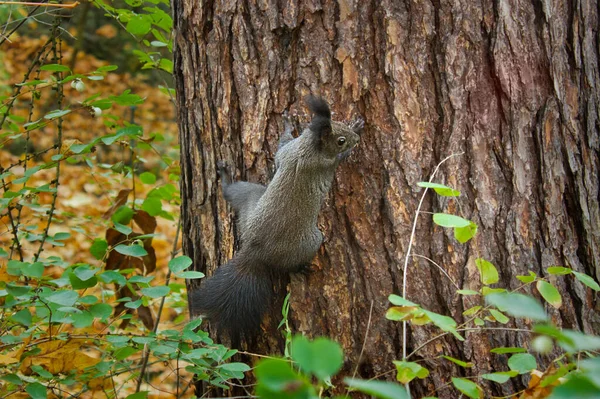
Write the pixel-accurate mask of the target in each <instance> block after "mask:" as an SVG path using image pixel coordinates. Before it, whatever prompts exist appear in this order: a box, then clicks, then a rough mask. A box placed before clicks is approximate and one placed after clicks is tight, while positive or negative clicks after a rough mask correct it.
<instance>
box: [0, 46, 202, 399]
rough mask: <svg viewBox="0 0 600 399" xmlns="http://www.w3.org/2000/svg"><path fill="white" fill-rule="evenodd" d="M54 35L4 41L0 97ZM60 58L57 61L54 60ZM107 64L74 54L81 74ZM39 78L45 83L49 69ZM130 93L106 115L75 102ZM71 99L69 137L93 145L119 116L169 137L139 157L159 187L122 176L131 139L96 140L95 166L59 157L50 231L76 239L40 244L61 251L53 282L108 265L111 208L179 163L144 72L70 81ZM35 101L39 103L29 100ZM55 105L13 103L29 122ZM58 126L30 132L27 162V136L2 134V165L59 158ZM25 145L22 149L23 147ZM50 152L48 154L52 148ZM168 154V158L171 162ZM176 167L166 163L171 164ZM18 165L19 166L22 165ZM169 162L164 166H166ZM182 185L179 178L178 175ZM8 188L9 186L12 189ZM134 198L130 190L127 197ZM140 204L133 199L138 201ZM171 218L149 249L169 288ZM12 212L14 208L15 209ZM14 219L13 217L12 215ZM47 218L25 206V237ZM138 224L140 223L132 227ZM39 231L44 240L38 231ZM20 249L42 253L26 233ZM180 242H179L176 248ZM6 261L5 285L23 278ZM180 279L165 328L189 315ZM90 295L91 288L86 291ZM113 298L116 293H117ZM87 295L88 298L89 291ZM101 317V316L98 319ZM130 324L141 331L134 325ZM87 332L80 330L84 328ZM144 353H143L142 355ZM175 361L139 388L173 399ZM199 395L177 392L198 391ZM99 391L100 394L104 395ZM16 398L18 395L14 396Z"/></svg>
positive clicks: (4, 241) (51, 272)
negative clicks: (101, 256)
mask: <svg viewBox="0 0 600 399" xmlns="http://www.w3.org/2000/svg"><path fill="white" fill-rule="evenodd" d="M46 40H47V38H45V37H38V38H31V37H18V36H16V35H13V36H12V37H11V41H10V43H9V42H6V43H5V44H4V45H3V48H2V49H1V51H0V60H1V61H2V62H1V63H0V64H2V66H0V95H2V96H11V95H13V94H14V90H15V84H18V83H21V80H22V79H23V76H24V75H26V74H27V70H28V68H30V67H31V64H32V59H34V58H35V56H36V54H37V53H38V52H39V50H40V48H41V47H42V46H43V43H44V42H45V41H46ZM72 57H73V49H72V48H70V47H69V46H67V45H65V44H63V47H62V63H63V64H64V65H69V64H70V63H71V62H72ZM57 63H60V62H57ZM106 64H107V63H106V62H104V61H101V60H98V59H96V58H95V57H93V56H91V55H87V54H85V53H83V52H79V53H77V56H76V59H75V61H74V62H73V63H72V64H71V65H73V67H72V70H73V72H74V73H81V74H86V73H89V72H90V71H94V70H96V69H97V68H98V67H101V66H103V65H106ZM32 76H33V79H39V78H42V77H43V74H42V75H38V76H39V77H38V76H36V74H35V73H34V74H33V75H32ZM126 90H131V93H133V94H137V95H139V96H141V97H142V98H144V99H145V101H144V102H143V103H142V104H140V105H138V106H136V107H135V108H132V107H113V108H112V109H111V110H108V111H106V112H103V115H102V116H100V117H94V116H93V115H92V114H91V112H89V109H85V108H83V107H79V108H77V104H78V103H79V102H81V101H83V100H84V99H86V98H88V97H90V96H91V95H93V94H96V93H101V97H102V98H105V97H108V96H110V95H115V96H116V95H120V94H122V93H123V92H124V91H126ZM64 95H65V98H64V103H63V104H64V105H63V108H65V107H66V106H70V107H71V109H73V110H74V111H73V112H71V113H70V114H69V115H67V116H65V117H64V118H63V122H62V143H63V145H65V143H89V142H91V141H92V140H94V139H95V138H96V137H99V136H102V135H105V134H110V133H114V132H115V124H114V123H113V122H116V124H117V125H119V126H122V121H126V122H130V123H135V124H137V125H140V126H141V127H142V128H143V131H144V137H150V136H151V135H153V134H158V135H159V137H161V138H162V139H163V140H162V141H158V140H156V141H155V142H153V143H152V148H151V149H149V148H147V149H136V153H137V155H138V156H139V159H140V160H141V161H140V163H139V167H140V170H139V172H141V171H145V170H146V171H152V172H153V173H154V174H155V175H157V181H156V184H144V183H142V182H141V181H140V179H139V172H138V173H136V175H135V176H134V178H132V177H131V176H129V177H128V176H126V175H125V174H123V173H115V170H118V168H119V167H122V165H128V164H129V163H130V160H131V153H132V151H131V149H130V148H129V146H128V143H126V142H125V143H122V145H121V146H114V145H113V146H110V147H105V146H98V148H96V150H95V152H94V153H93V154H90V156H89V158H90V162H87V163H86V162H77V163H74V164H70V163H69V162H61V166H60V173H59V179H58V181H59V185H58V196H57V198H56V200H55V210H54V218H53V220H52V223H51V225H50V227H49V229H48V231H47V232H48V234H49V235H50V236H53V235H55V234H56V233H59V232H65V233H68V234H69V236H68V238H66V239H65V240H63V241H60V242H56V241H54V242H53V241H51V240H50V241H47V242H46V244H44V247H43V253H42V255H43V257H45V258H50V257H57V258H58V259H61V260H62V263H57V266H56V267H54V268H46V270H45V274H47V275H48V276H50V277H53V278H59V277H60V276H61V274H62V273H63V271H64V267H65V265H73V264H78V263H81V264H89V265H92V266H94V267H100V268H102V267H103V266H104V264H103V262H102V261H100V260H97V259H96V258H95V257H94V256H93V255H92V253H91V252H90V247H91V245H92V243H93V241H94V239H96V238H104V237H105V235H106V233H107V231H108V229H110V228H111V226H112V222H111V220H110V217H108V218H107V217H106V216H105V213H106V212H107V211H108V210H109V209H110V208H111V206H112V205H113V204H114V202H115V199H116V198H117V196H118V193H119V192H120V191H121V190H126V189H131V190H133V191H132V193H133V198H137V199H138V200H139V199H143V198H145V197H146V194H147V193H148V192H149V191H150V190H152V189H153V188H154V187H155V186H156V185H158V184H164V183H165V182H167V181H168V178H169V174H170V172H171V171H173V170H174V169H177V168H178V161H177V159H178V158H179V154H178V153H179V149H178V145H177V124H176V121H175V106H174V103H173V101H172V99H171V98H170V96H169V95H168V93H167V92H166V91H165V90H164V89H163V90H161V88H159V87H156V85H152V84H149V83H147V82H146V81H145V80H144V79H143V75H142V74H141V73H140V74H139V75H137V76H131V74H128V73H126V74H119V73H118V71H116V72H111V73H108V74H107V75H106V76H105V78H104V79H103V80H97V81H92V80H85V88H84V90H83V91H82V92H79V91H77V90H76V89H75V88H73V87H71V85H70V84H66V85H64ZM32 104H33V105H32ZM52 107H56V95H55V93H54V90H52V88H51V87H47V88H41V89H39V90H31V89H30V88H29V87H27V88H25V89H23V90H22V91H21V93H20V95H19V97H18V99H17V101H16V102H15V106H14V108H13V109H12V114H13V115H15V116H16V117H17V118H18V117H21V118H23V120H33V121H35V120H37V119H39V118H42V116H43V115H44V114H46V113H47V112H48V111H49V110H52V109H53V108H52ZM57 132H58V123H56V122H55V123H49V124H47V125H46V126H44V127H42V128H40V129H36V130H34V131H32V132H31V133H30V134H29V144H28V146H29V153H31V152H34V153H38V152H39V153H43V154H41V155H39V156H36V157H35V158H34V159H31V160H29V161H27V162H26V165H25V163H23V162H22V161H23V160H24V158H25V153H24V152H23V151H22V149H23V148H24V145H25V141H24V137H26V135H25V132H23V134H22V135H20V137H15V138H14V139H13V138H9V139H2V140H3V142H2V143H1V144H2V147H1V148H0V167H1V168H3V169H6V168H10V167H12V169H11V170H12V172H13V173H14V174H15V175H17V176H19V175H20V174H21V175H24V174H25V172H26V170H27V169H31V168H33V167H35V166H36V165H44V164H46V165H47V164H48V163H52V158H51V157H52V156H53V155H56V153H57V151H58V149H53V148H52V147H53V146H54V145H55V143H56V142H57V137H58V136H57ZM19 147H20V148H19ZM46 151H47V152H46ZM165 156H166V158H165ZM169 159H172V160H173V161H172V164H171V165H165V164H164V161H165V160H167V162H170V161H169ZM20 161H21V162H20ZM161 163H162V166H161ZM54 179H56V168H55V167H50V168H47V169H42V170H40V171H39V172H37V173H35V174H34V175H32V176H31V178H30V180H29V181H28V182H27V184H28V185H30V186H40V185H43V184H44V183H50V184H52V181H53V180H54ZM171 183H172V184H174V185H176V184H177V183H176V182H173V181H171ZM5 191H6V189H5ZM52 197H53V196H52V194H51V193H50V192H46V193H39V194H38V195H37V196H36V198H35V199H32V201H37V202H38V203H39V205H40V208H41V209H47V208H48V206H51V205H52V202H53V198H52ZM129 199H130V203H131V199H132V196H131V195H130V196H129ZM134 201H135V200H134ZM167 210H168V211H169V212H170V213H171V214H172V215H173V216H174V220H168V219H166V218H160V217H158V218H157V222H158V225H157V228H156V233H157V236H155V237H154V238H153V239H152V247H153V248H154V250H155V251H156V269H155V270H154V271H152V272H151V275H153V276H154V279H153V280H152V285H162V284H164V283H165V280H166V274H167V271H168V268H167V264H168V262H169V260H170V259H171V257H172V251H173V246H174V239H175V237H176V232H177V223H178V218H179V209H178V206H176V205H171V206H170V208H168V209H167ZM14 212H15V211H13V213H14ZM13 216H14V215H13ZM47 221H48V219H47V217H45V213H44V212H36V210H35V207H23V208H22V211H21V214H20V228H21V229H27V231H28V232H29V235H28V237H30V238H31V237H36V234H37V235H39V234H43V233H44V231H45V230H46V224H47ZM132 227H133V226H132ZM38 237H39V236H38ZM12 240H13V228H12V227H11V220H10V218H9V217H7V214H6V212H3V214H2V216H1V217H0V247H1V248H4V249H5V250H6V251H7V252H10V249H9V248H10V246H11V243H12ZM21 241H22V245H23V249H22V253H23V257H24V258H25V259H31V258H32V257H33V256H34V254H35V253H36V252H37V251H38V248H39V245H40V241H39V239H37V240H36V239H35V238H31V239H30V240H28V239H23V240H21ZM175 246H176V248H179V246H180V243H178V244H176V245H175ZM5 262H6V258H0V281H10V280H11V279H15V278H17V277H14V276H9V275H8V274H7V273H6V268H5V267H4V266H5V264H4V265H3V263H5ZM171 282H172V283H175V284H179V285H180V286H181V288H180V292H179V294H180V295H175V296H171V297H174V298H175V299H177V300H176V301H175V302H174V303H167V305H166V306H165V309H164V311H163V312H162V316H161V321H160V326H159V330H165V329H180V328H181V326H182V325H183V324H184V323H185V322H186V321H187V320H188V317H187V312H186V308H185V301H184V300H183V298H184V296H183V294H184V292H185V290H184V289H183V284H184V282H183V281H176V280H175V281H173V280H171ZM92 290H97V291H98V292H100V291H102V292H101V293H100V294H98V293H95V294H97V295H102V296H103V297H104V298H106V303H109V304H111V305H113V306H114V302H115V300H116V296H115V295H114V293H113V292H111V291H110V288H108V289H107V287H104V288H103V289H102V290H101V289H100V288H99V287H98V286H96V287H94V288H92ZM89 293H90V292H86V294H89ZM110 294H113V295H110ZM82 295H83V294H82ZM159 302H160V300H158V299H157V300H155V301H153V302H152V303H150V304H149V308H150V309H151V312H152V317H153V318H155V317H156V315H157V311H158V306H159ZM96 321H97V320H96ZM107 327H108V326H106V325H104V324H103V323H100V322H95V323H94V324H93V325H92V326H91V327H89V328H88V329H87V331H83V332H84V333H89V334H90V335H94V334H97V333H101V332H103V331H106V329H107ZM132 329H138V330H137V331H132ZM147 331H148V330H145V329H144V326H143V325H141V323H137V324H136V325H135V326H129V327H128V329H127V332H129V333H136V334H142V335H143V334H144V333H147ZM77 333H82V331H77ZM139 355H140V356H141V353H140V354H139ZM179 367H180V368H179V371H180V372H182V373H183V374H182V375H181V380H179V382H180V389H183V388H184V387H185V386H187V381H189V378H190V377H191V375H190V374H189V373H186V372H185V370H184V369H183V368H182V367H184V365H183V366H182V365H179ZM176 368H177V365H175V364H168V365H167V364H164V363H162V362H158V363H154V364H152V362H151V366H150V367H149V385H143V386H142V390H148V391H150V395H149V397H152V398H169V397H175V393H176V392H177V387H176V386H175V384H176V383H177V381H178V380H177V378H176V377H175V374H176ZM126 377H131V374H130V373H129V374H123V375H122V379H120V380H119V378H117V383H118V384H117V385H118V386H119V387H120V388H119V391H118V397H125V396H127V394H129V393H133V392H135V386H136V384H135V380H133V381H127V380H126ZM191 394H192V391H191V390H189V392H188V393H187V394H186V395H182V396H180V397H189V396H191ZM93 396H94V397H101V396H102V394H100V393H98V396H97V395H93ZM11 397H13V396H11Z"/></svg>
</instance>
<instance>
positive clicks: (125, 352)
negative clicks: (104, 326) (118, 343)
mask: <svg viewBox="0 0 600 399" xmlns="http://www.w3.org/2000/svg"><path fill="white" fill-rule="evenodd" d="M139 351H140V350H139V349H137V348H132V347H131V346H124V347H122V348H119V349H117V350H116V351H114V352H113V357H114V358H115V359H116V360H125V359H127V358H128V357H129V356H131V355H133V354H134V353H138V352H139Z"/></svg>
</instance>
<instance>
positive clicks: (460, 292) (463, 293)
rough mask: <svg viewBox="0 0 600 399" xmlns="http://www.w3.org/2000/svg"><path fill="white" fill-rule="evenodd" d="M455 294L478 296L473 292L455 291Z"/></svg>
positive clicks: (477, 293)
mask: <svg viewBox="0 0 600 399" xmlns="http://www.w3.org/2000/svg"><path fill="white" fill-rule="evenodd" d="M456 293H457V294H460V295H479V292H477V291H473V290H457V291H456Z"/></svg>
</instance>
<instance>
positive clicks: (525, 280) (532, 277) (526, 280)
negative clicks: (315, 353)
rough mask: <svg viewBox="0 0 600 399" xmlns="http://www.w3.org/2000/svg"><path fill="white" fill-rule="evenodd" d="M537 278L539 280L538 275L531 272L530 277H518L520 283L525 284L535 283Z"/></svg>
mask: <svg viewBox="0 0 600 399" xmlns="http://www.w3.org/2000/svg"><path fill="white" fill-rule="evenodd" d="M536 278H537V274H535V273H534V272H532V271H531V270H530V271H529V276H517V280H519V281H520V282H522V283H525V284H529V283H531V282H533V281H535V279H536Z"/></svg>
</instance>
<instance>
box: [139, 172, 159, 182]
mask: <svg viewBox="0 0 600 399" xmlns="http://www.w3.org/2000/svg"><path fill="white" fill-rule="evenodd" d="M140 181H141V182H142V183H144V184H154V183H156V175H155V174H154V173H150V172H144V173H142V174H141V175H140Z"/></svg>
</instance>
